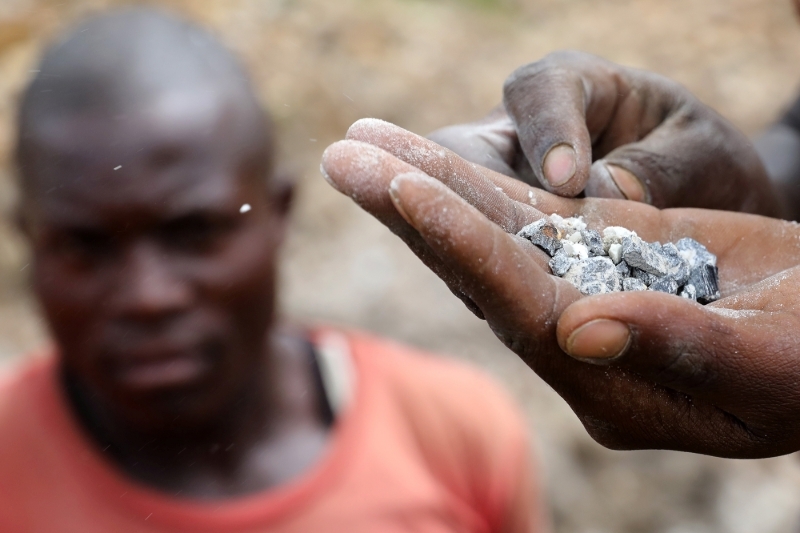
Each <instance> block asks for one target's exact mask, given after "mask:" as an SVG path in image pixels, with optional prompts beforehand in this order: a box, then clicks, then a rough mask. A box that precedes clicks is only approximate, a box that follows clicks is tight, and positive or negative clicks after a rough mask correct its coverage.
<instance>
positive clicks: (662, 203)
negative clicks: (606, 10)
mask: <svg viewBox="0 0 800 533" xmlns="http://www.w3.org/2000/svg"><path fill="white" fill-rule="evenodd" d="M503 92H504V98H503V105H501V106H498V107H497V108H496V109H495V110H493V111H492V112H491V113H489V115H487V116H486V117H485V118H483V119H482V120H479V121H477V122H473V123H470V124H461V125H457V126H449V127H446V128H442V129H440V130H438V131H436V132H434V133H433V134H431V136H430V137H431V139H433V140H435V141H436V142H437V143H439V144H441V145H442V146H446V147H448V148H451V149H452V150H453V151H454V152H456V153H457V154H459V155H460V156H462V157H464V158H466V159H468V160H470V161H473V162H475V163H478V164H480V165H483V166H485V167H487V168H491V169H493V170H496V171H498V172H500V173H502V174H505V175H507V176H512V177H516V178H519V179H521V180H523V181H526V182H528V183H530V184H537V183H538V184H539V185H540V186H541V187H544V188H545V189H547V190H549V191H551V192H554V193H556V194H558V195H559V196H570V197H574V196H577V195H578V194H580V193H582V192H583V193H585V194H586V196H590V197H596V198H616V199H626V198H627V199H630V200H636V201H640V202H645V203H649V204H652V205H655V206H656V207H661V208H664V207H701V208H710V209H726V210H729V211H739V212H746V213H757V214H761V215H768V216H774V215H777V214H778V213H779V212H780V209H781V207H780V205H779V200H778V198H776V195H775V193H774V192H773V189H772V187H771V186H770V184H769V179H768V178H767V174H766V172H765V171H764V168H763V166H762V164H761V162H760V161H759V157H758V154H757V153H756V151H755V149H754V148H753V145H752V144H751V143H750V142H749V141H748V139H747V137H746V136H745V135H744V134H743V133H742V132H740V131H739V130H737V129H736V127H735V126H734V125H733V124H731V123H730V122H728V121H727V120H726V119H725V118H723V117H722V116H720V115H719V114H718V113H717V112H716V111H714V110H713V109H711V108H709V107H708V106H706V105H704V104H703V103H702V102H700V100H698V99H697V98H696V97H695V96H694V95H692V94H691V93H690V92H689V91H688V90H687V89H686V88H684V87H682V86H681V85H680V84H678V83H676V82H674V81H672V80H670V79H667V78H665V77H663V76H660V75H658V74H654V73H652V72H646V71H643V70H638V69H634V68H628V67H623V66H620V65H616V64H614V63H612V62H610V61H607V60H605V59H603V58H600V57H597V56H594V55H591V54H587V53H584V52H576V51H560V52H554V53H551V54H549V55H548V56H546V57H545V58H543V59H541V60H540V61H535V62H533V63H529V64H527V65H524V66H522V67H520V68H518V69H517V70H516V71H514V72H513V73H512V74H511V76H509V77H508V79H507V80H506V82H505V86H504V91H503ZM732 153H735V154H736V157H729V154H732Z"/></svg>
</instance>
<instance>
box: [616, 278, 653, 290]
mask: <svg viewBox="0 0 800 533" xmlns="http://www.w3.org/2000/svg"><path fill="white" fill-rule="evenodd" d="M622 290H623V291H646V290H647V285H645V284H644V283H643V282H642V281H641V280H638V279H636V278H625V279H623V280H622Z"/></svg>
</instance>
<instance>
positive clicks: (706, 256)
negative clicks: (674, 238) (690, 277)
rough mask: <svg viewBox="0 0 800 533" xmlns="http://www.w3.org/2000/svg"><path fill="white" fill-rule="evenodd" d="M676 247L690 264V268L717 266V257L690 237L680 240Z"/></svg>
mask: <svg viewBox="0 0 800 533" xmlns="http://www.w3.org/2000/svg"><path fill="white" fill-rule="evenodd" d="M675 247H676V248H677V249H678V253H679V254H680V256H681V257H682V258H683V260H684V261H686V262H687V263H688V264H689V270H694V269H696V268H697V267H699V266H700V265H711V266H717V257H716V256H715V255H714V254H712V253H711V252H709V251H708V248H706V247H705V246H703V245H702V244H700V243H699V242H697V241H696V240H694V239H692V238H690V237H684V238H683V239H681V240H679V241H678V242H677V243H676V244H675Z"/></svg>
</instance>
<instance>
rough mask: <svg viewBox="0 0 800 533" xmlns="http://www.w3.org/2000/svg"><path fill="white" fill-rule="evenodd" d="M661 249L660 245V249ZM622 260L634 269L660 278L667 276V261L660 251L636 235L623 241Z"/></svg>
mask: <svg viewBox="0 0 800 533" xmlns="http://www.w3.org/2000/svg"><path fill="white" fill-rule="evenodd" d="M658 248H660V245H659V247H658ZM622 258H623V259H624V260H625V262H626V263H628V264H629V265H630V266H632V267H636V268H639V269H641V270H644V271H645V272H648V273H650V274H654V275H656V276H659V277H663V276H665V275H667V272H668V266H667V260H666V258H665V257H664V255H663V254H662V253H661V251H660V250H657V249H655V248H654V247H652V246H650V245H649V244H647V243H646V242H644V241H643V240H642V239H640V238H639V237H638V236H636V235H631V236H630V237H625V238H624V239H623V240H622Z"/></svg>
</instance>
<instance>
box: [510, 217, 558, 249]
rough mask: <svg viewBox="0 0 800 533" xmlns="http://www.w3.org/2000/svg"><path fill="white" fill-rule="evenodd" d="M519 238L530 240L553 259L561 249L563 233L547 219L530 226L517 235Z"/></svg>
mask: <svg viewBox="0 0 800 533" xmlns="http://www.w3.org/2000/svg"><path fill="white" fill-rule="evenodd" d="M517 235H518V236H519V237H522V238H523V239H528V240H529V241H531V242H532V243H533V244H535V245H536V246H538V247H539V248H541V249H542V250H544V251H545V252H547V255H549V256H550V257H552V256H553V255H555V253H556V251H557V250H558V249H559V248H561V241H560V238H561V236H562V235H561V232H560V231H559V230H558V228H557V227H556V226H555V224H553V223H552V222H550V221H549V220H547V219H546V218H543V219H540V220H537V221H536V222H534V223H533V224H528V225H527V226H525V227H524V228H522V229H521V230H519V232H518V233H517Z"/></svg>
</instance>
